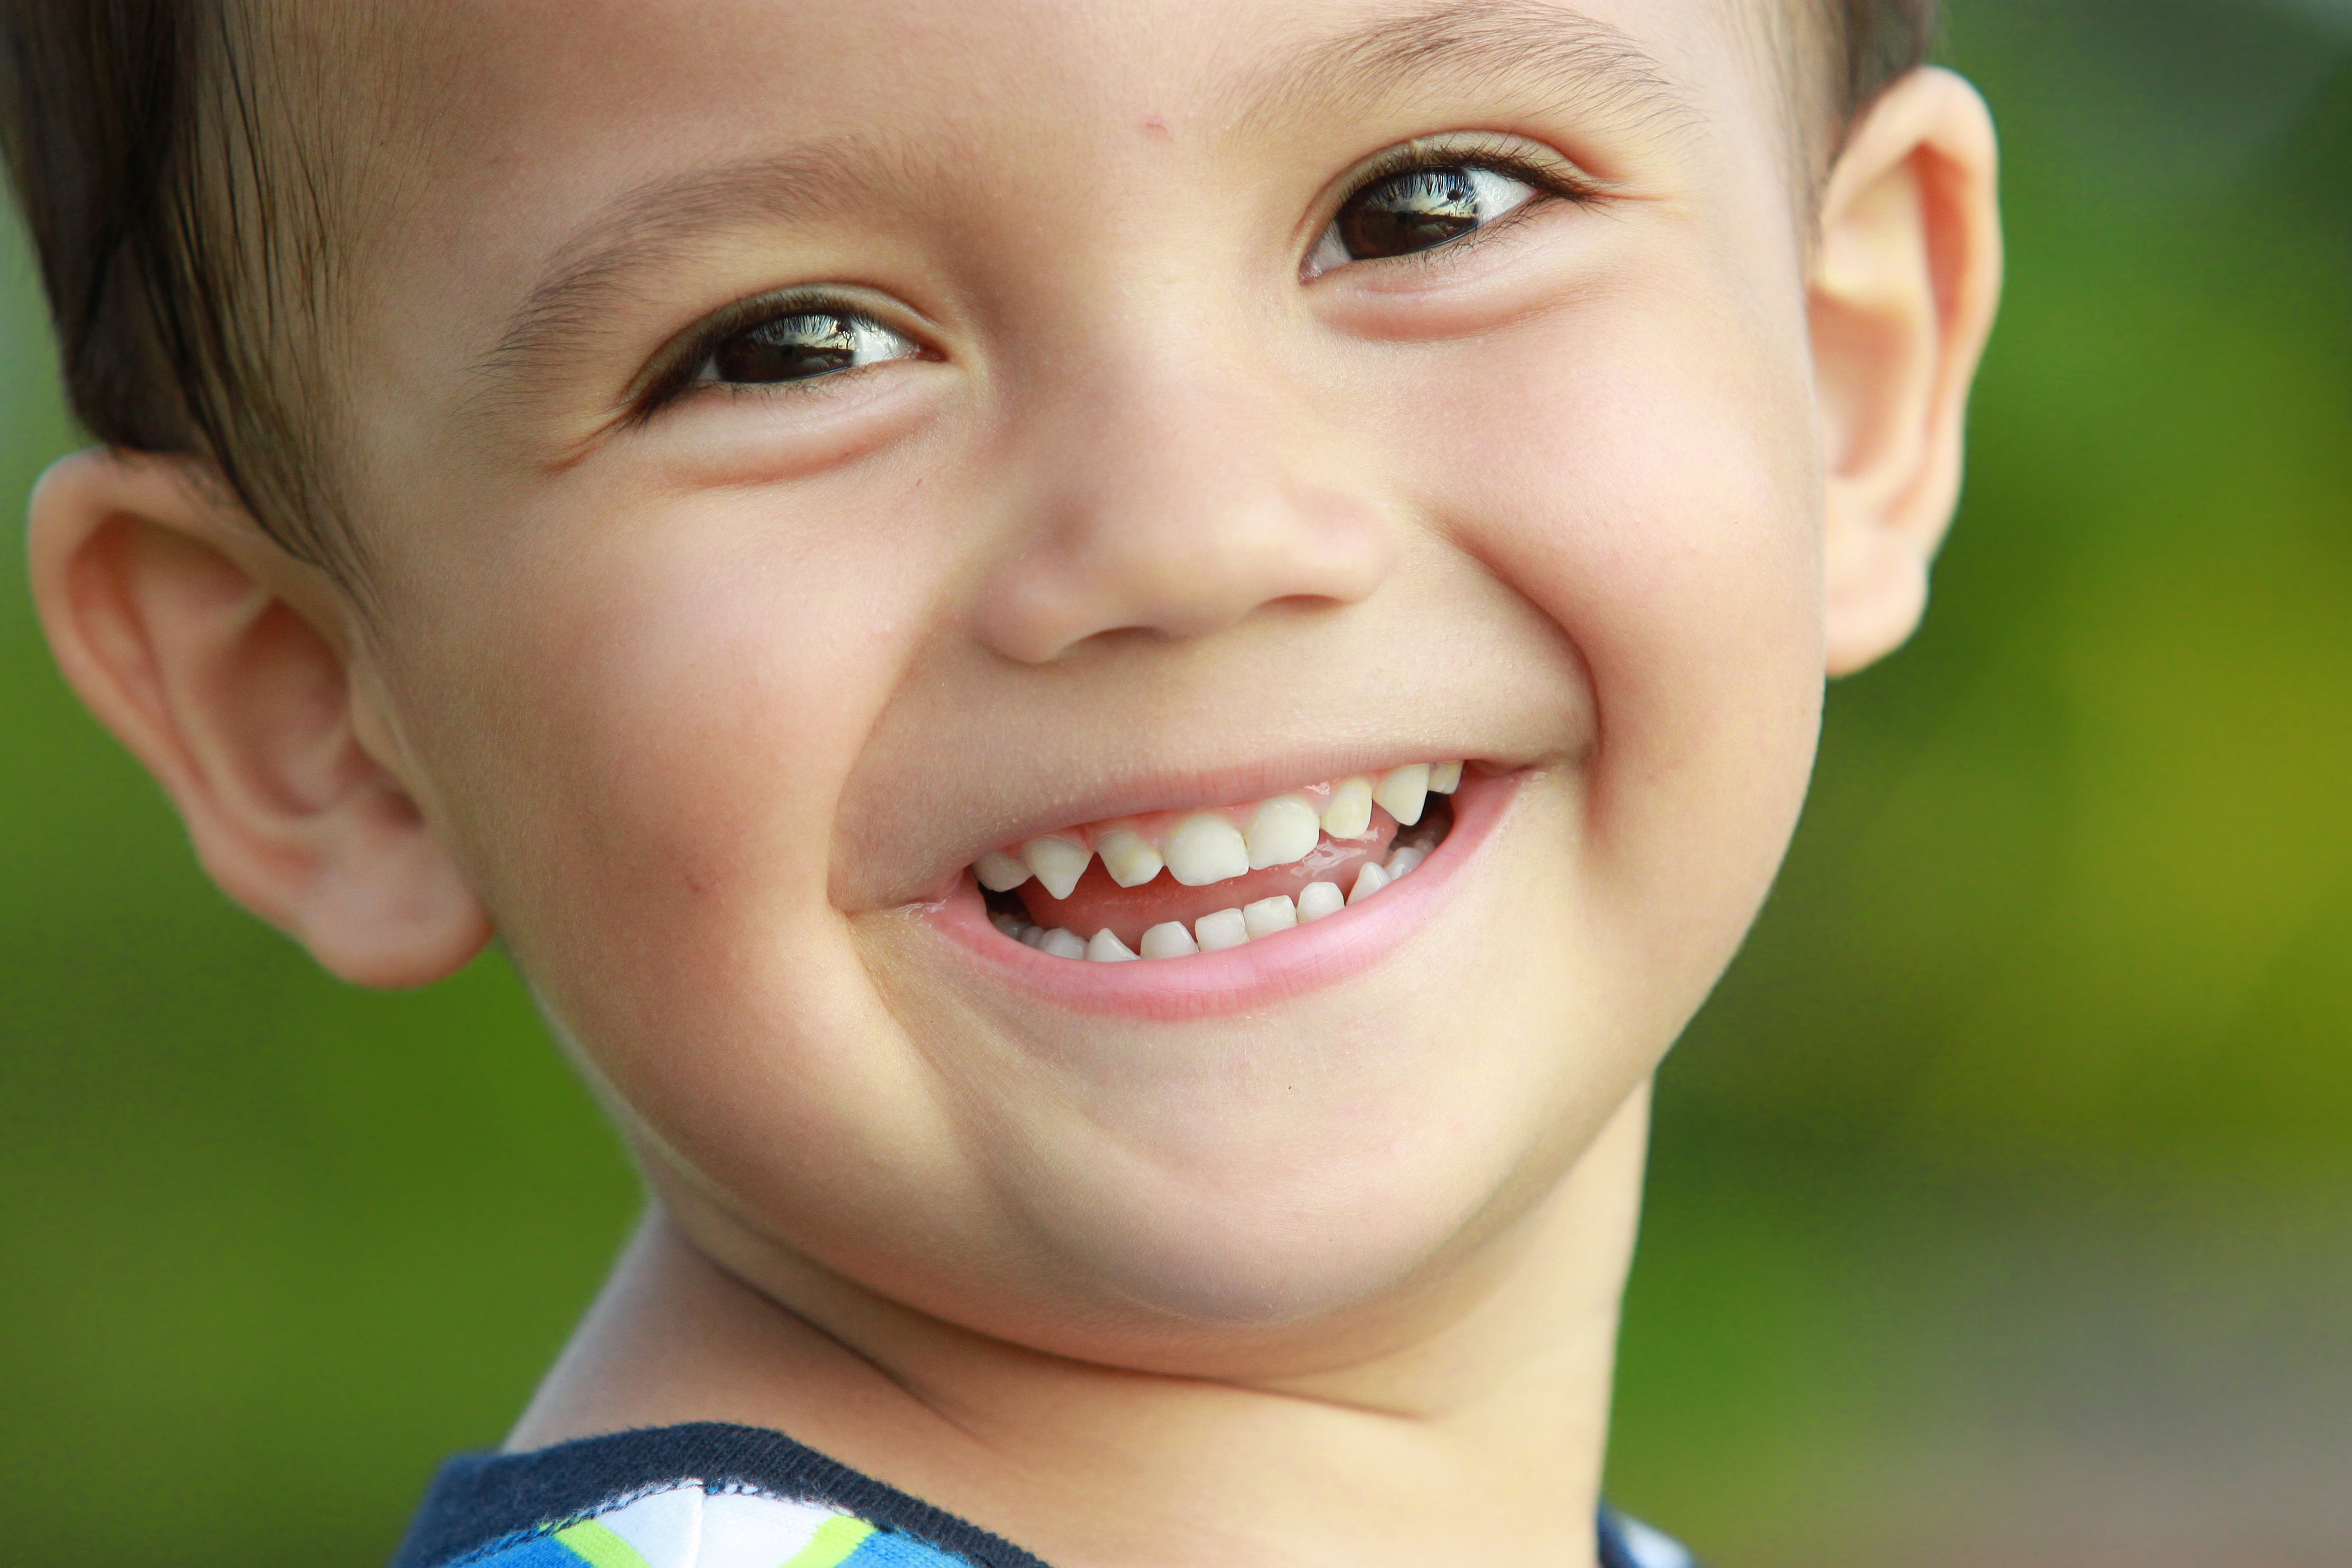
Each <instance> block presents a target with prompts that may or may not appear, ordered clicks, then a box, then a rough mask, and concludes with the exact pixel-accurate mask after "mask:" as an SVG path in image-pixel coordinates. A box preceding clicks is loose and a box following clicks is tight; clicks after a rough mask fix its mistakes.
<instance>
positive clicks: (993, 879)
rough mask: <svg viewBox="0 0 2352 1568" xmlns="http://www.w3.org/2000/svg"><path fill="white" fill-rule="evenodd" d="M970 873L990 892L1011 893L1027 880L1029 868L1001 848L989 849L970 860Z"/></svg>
mask: <svg viewBox="0 0 2352 1568" xmlns="http://www.w3.org/2000/svg"><path fill="white" fill-rule="evenodd" d="M971 870H972V874H973V875H974V876H977V877H979V878H980V885H981V886H982V887H984V888H986V889H988V891H989V892H991V893H1011V892H1012V891H1013V889H1014V888H1016V887H1019V886H1020V885H1021V884H1022V883H1024V882H1027V881H1028V880H1029V868H1028V867H1027V866H1025V865H1023V864H1022V863H1021V862H1019V861H1017V860H1014V859H1013V857H1012V856H1011V855H1008V854H1006V853H1005V852H1003V850H991V851H989V852H987V853H986V854H984V855H982V856H981V857H980V858H979V859H978V860H976V861H974V862H972V864H971Z"/></svg>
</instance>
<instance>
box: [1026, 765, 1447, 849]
mask: <svg viewBox="0 0 2352 1568" xmlns="http://www.w3.org/2000/svg"><path fill="white" fill-rule="evenodd" d="M1372 799H1373V800H1378V801H1379V802H1380V803H1381V807H1382V808H1383V809H1385V810H1387V812H1388V814H1389V815H1390V816H1391V817H1394V818H1395V819H1396V820H1397V821H1400V822H1402V823H1403V824H1404V825H1405V826H1406V827H1408V828H1410V827H1412V825H1413V824H1414V823H1415V822H1418V821H1421V808H1422V806H1423V804H1424V803H1425V802H1426V801H1427V800H1428V799H1429V764H1428V763H1426V762H1416V763H1414V764H1412V766H1411V767H1409V768H1391V769H1390V770H1389V772H1388V773H1386V774H1385V775H1383V776H1382V777H1381V782H1380V787H1379V788H1378V789H1374V790H1373V791H1372ZM1029 863H1030V864H1031V865H1035V864H1036V863H1037V862H1035V861H1034V859H1033V860H1031V861H1030V862H1029ZM1037 874H1038V875H1039V876H1043V875H1045V873H1044V872H1043V871H1040V872H1039V873H1037Z"/></svg>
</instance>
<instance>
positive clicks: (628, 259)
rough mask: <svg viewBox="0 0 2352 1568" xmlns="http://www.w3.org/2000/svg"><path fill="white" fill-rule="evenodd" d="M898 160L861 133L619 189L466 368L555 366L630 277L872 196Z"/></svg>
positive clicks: (628, 294)
mask: <svg viewBox="0 0 2352 1568" xmlns="http://www.w3.org/2000/svg"><path fill="white" fill-rule="evenodd" d="M902 163H903V160H901V159H898V158H895V157H893V156H891V154H890V153H889V152H887V150H885V149H883V148H881V147H879V146H878V145H877V144H876V143H874V142H872V141H869V140H867V139H865V138H861V137H850V136H838V137H827V138H824V139H821V140H819V141H811V142H806V143H803V144H802V145H800V146H797V147H794V148H792V149H791V150H789V151H787V152H781V153H775V154H771V155H769V156H766V157H761V158H756V159H751V160H748V161H746V162H740V163H729V164H724V165H721V166H719V167H717V168H706V169H690V170H686V171H683V172H678V173H675V174H668V175H664V176H662V177H660V178H658V179H654V180H649V181H647V182H646V183H643V184H640V185H637V186H635V187H634V188H632V189H630V190H627V191H625V192H623V193H621V194H620V195H619V196H618V197H616V198H614V200H613V201H612V202H610V203H608V204H606V205H605V206H604V209H603V210H602V211H600V212H599V213H597V214H595V215H594V216H593V217H591V218H590V219H589V220H588V221H587V222H586V223H585V224H584V225H582V226H581V228H580V229H579V230H578V231H576V232H575V233H574V234H572V236H571V237H570V238H568V239H567V240H565V241H564V242H563V244H562V246H561V247H560V248H559V249H558V250H557V252H556V254H555V256H554V258H553V259H552V260H551V262H550V263H549V264H548V268H547V271H546V274H545V276H544V277H541V280H540V281H539V282H538V283H537V284H535V285H533V286H532V287H531V290H530V293H529V294H528V295H526V296H525V297H524V298H523V301H522V303H521V304H520V306H518V307H517V308H516V309H515V311H514V313H513V315H512V316H511V317H510V318H509V321H508V324H507V327H506V329H505V330H504V331H503V332H502V333H501V334H500V335H499V341H498V344H497V346H496V347H494V348H492V349H491V350H489V351H488V353H487V354H484V355H483V356H482V357H481V358H480V360H478V361H477V362H476V364H475V367H474V370H475V373H476V375H477V377H478V378H481V379H484V380H488V381H498V380H502V379H509V378H521V379H529V378H531V377H533V376H536V375H537V374H540V373H542V372H544V371H547V370H549V369H550V368H551V367H560V366H561V364H562V362H563V361H564V360H565V359H566V358H567V357H568V355H567V352H566V350H567V349H568V348H570V347H571V346H572V345H573V344H576V343H577V342H578V341H579V339H580V336H581V333H582V331H583V329H585V328H588V327H591V326H593V324H594V323H595V321H596V320H597V319H599V318H600V317H601V316H603V315H604V312H605V311H607V310H608V309H610V308H613V307H614V306H616V305H622V304H625V303H627V302H629V301H630V300H631V299H632V298H634V296H633V294H632V280H633V279H634V278H635V277H638V276H640V275H641V274H643V273H646V272H648V271H658V270H660V269H661V268H662V267H666V266H667V265H669V264H671V263H673V262H676V261H679V260H682V259H684V258H685V257H686V256H688V255H689V254H690V253H691V251H692V248H693V245H694V242H696V241H697V240H699V239H702V238H705V237H707V236H709V235H711V234H713V233H715V232H718V231H720V230H725V229H736V228H741V227H744V226H746V225H756V224H760V223H773V222H800V223H808V222H814V221H819V220H822V219H824V218H827V217H832V216H837V215H839V214H843V213H847V212H852V211H856V209H858V208H860V207H862V206H866V205H868V204H871V203H872V202H873V201H874V200H875V199H876V198H877V194H878V193H880V192H881V190H882V188H883V187H884V185H885V184H886V183H890V182H889V180H888V173H889V172H890V171H891V170H892V169H893V168H894V166H896V165H901V164H902ZM900 178H901V179H903V178H904V175H903V172H901V174H900Z"/></svg>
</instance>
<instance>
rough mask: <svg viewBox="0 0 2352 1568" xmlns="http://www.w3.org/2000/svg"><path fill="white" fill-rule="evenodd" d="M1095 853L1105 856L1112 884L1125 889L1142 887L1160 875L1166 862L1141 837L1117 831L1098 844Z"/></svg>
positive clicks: (1107, 835)
mask: <svg viewBox="0 0 2352 1568" xmlns="http://www.w3.org/2000/svg"><path fill="white" fill-rule="evenodd" d="M1095 852H1096V853H1097V854H1098V855H1100V856H1102V862H1103V870H1105V871H1107V872H1108V873H1110V879H1111V881H1113V882H1115V883H1118V885H1119V886H1121V887H1141V886H1142V885H1143V884H1144V883H1147V882H1150V880H1151V879H1152V878H1153V877H1155V876H1158V875H1159V874H1160V867H1161V866H1162V865H1163V864H1165V863H1166V862H1163V861H1162V860H1160V852H1159V851H1158V850H1155V849H1153V848H1152V847H1151V846H1150V844H1148V843H1146V842H1144V841H1143V838H1142V836H1141V835H1140V834H1137V833H1130V832H1129V831H1127V830H1126V829H1125V828H1117V829H1114V830H1112V831H1109V832H1108V833H1105V834H1104V835H1103V836H1102V837H1101V838H1099V839H1097V840H1096V841H1095Z"/></svg>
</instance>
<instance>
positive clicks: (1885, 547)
mask: <svg viewBox="0 0 2352 1568" xmlns="http://www.w3.org/2000/svg"><path fill="white" fill-rule="evenodd" d="M1998 189H1999V152H1998V149H1997V145H1996V142H1995V139H1994V135H1993V129H1992V118H1991V115H1990V112H1989V111H1988V110H1986V108H1985V105H1984V100H1983V99H1981V98H1979V96H1978V95H1977V92H1976V89H1973V88H1972V87H1970V86H1969V84H1968V83H1967V82H1965V81H1963V80H1961V79H1960V78H1958V77H1957V76H1954V75H1952V74H1951V73H1950V72H1948V71H1943V70H1935V69H1929V70H1923V71H1918V72H1915V73H1914V74H1913V75H1911V76H1909V77H1906V78H1904V79H1903V80H1902V81H1900V82H1897V83H1896V84H1895V86H1894V87H1893V88H1891V89H1888V91H1887V92H1886V94H1885V96H1884V97H1883V98H1881V99H1879V100H1878V102H1877V103H1876V104H1875V105H1874V106H1873V108H1872V109H1871V110H1870V111H1869V112H1868V113H1867V114H1866V115H1865V116H1864V118H1863V120H1861V122H1860V123H1859V124H1858V125H1857V126H1856V127H1855V128H1854V131H1853V136H1852V137H1851V138H1850V139H1849V141H1847V143H1846V147H1845V150H1844V152H1843V153H1842V154H1841V155H1840V157H1839V160H1838V162H1837V165H1836V167H1835V168H1834V169H1833V170H1832V172H1831V175H1830V180H1829V183H1828V186H1827V188H1826V190H1825V192H1824V194H1823V199H1822V231H1821V238H1820V245H1819V249H1818V254H1817V258H1816V261H1815V264H1814V269H1813V277H1812V282H1811V299H1810V304H1811V326H1812V339H1813V360H1814V371H1815V382H1816V386H1817V387H1818V389H1819V395H1820V399H1821V418H1822V434H1823V440H1824V454H1823V455H1824V462H1825V469H1826V474H1827V483H1828V496H1827V508H1826V537H1825V540H1824V557H1825V564H1826V569H1827V573H1828V582H1827V585H1826V586H1827V599H1826V605H1827V626H1826V631H1827V641H1828V653H1829V673H1830V674H1832V675H1840V674H1850V673H1852V672H1853V671H1855V670H1859V669H1862V668H1864V666H1866V665H1868V664H1872V663H1874V661H1876V660H1878V659H1880V658H1882V657H1884V656H1885V654H1887V653H1891V652H1893V651H1894V650H1895V648H1897V647H1899V646H1901V645H1902V643H1903V642H1904V641H1905V640H1906V638H1908V637H1909V636H1910V634H1911V632H1912V631H1913V630H1914V629H1915V628H1916V626H1917V624H1918V622H1919V618H1920V616H1921V614H1922V613H1923V612H1924V611H1925V610H1926V607H1927V579H1928V571H1929V569H1930V567H1931V566H1932V565H1933V563H1934V560H1935V557H1936V551H1937V548H1938V547H1939V546H1940V545H1941V544H1942V542H1943V538H1944V533H1945V530H1946V528H1948V526H1949V525H1950V522H1951V517H1952V512H1953V509H1954V507H1956V506H1958V501H1959V492H1960V473H1961V465H1962V455H1963V444H1964V436H1965V427H1966V423H1967V414H1968V398H1969V387H1970V385H1971V383H1972V382H1974V380H1975V377H1976V371H1977V365H1978V362H1979V359H1980V358H1981V357H1982V354H1983V351H1984V344H1985V340H1986V338H1987V336H1988V335H1989V334H1990V331H1991V329H1992V319H1993V315H1994V311H1995V309H1996V308H1997V306H1998V303H1999V300H2000V274H2001V239H2000V204H1999V195H1998Z"/></svg>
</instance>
